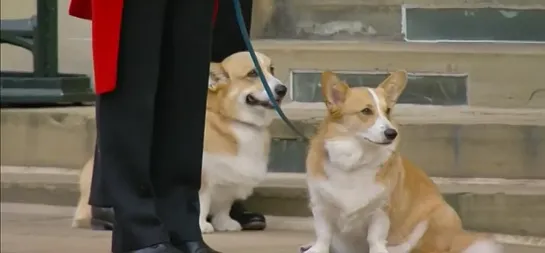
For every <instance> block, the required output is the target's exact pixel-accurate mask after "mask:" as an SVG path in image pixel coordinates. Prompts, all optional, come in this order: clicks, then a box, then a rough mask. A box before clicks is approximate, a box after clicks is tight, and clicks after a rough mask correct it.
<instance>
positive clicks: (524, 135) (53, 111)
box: [0, 103, 545, 179]
mask: <svg viewBox="0 0 545 253" xmlns="http://www.w3.org/2000/svg"><path fill="white" fill-rule="evenodd" d="M283 107H284V110H285V113H286V114H287V116H288V117H289V118H290V119H291V120H292V121H293V122H294V124H295V125H296V127H297V128H298V129H299V130H300V131H302V132H304V134H305V135H306V136H308V137H310V136H312V135H313V133H314V131H315V128H316V126H317V124H318V122H320V120H321V118H323V116H324V115H325V112H324V107H323V105H322V104H321V103H290V104H286V105H284V106H283ZM393 117H394V118H395V119H396V120H397V121H398V122H399V123H400V124H401V125H402V126H401V136H402V138H403V139H402V140H403V141H402V144H401V149H402V152H403V153H404V154H405V155H406V156H407V157H409V158H410V159H411V160H413V161H414V162H416V163H417V164H418V165H420V166H422V167H423V168H424V169H425V170H426V171H427V172H428V173H429V174H430V175H432V176H440V177H492V178H511V179H516V178H534V179H537V178H541V179H545V171H544V170H543V169H542V168H545V156H543V155H539V154H545V140H544V139H545V109H497V108H473V107H467V106H425V105H398V106H396V108H395V109H394V111H393ZM1 118H2V120H1V127H2V136H1V139H0V143H1V146H0V147H1V149H0V154H1V156H2V165H12V166H39V167H59V168H71V169H80V168H81V167H82V166H83V164H84V163H85V162H86V161H87V160H88V159H89V157H90V156H91V154H92V152H93V147H94V142H95V135H96V133H95V120H94V108H93V107H76V108H49V109H2V111H1ZM271 132H272V135H273V137H274V141H273V145H272V154H271V162H270V169H271V171H275V172H302V169H303V168H304V159H305V155H306V143H305V142H304V141H302V140H300V139H299V138H298V136H297V135H295V134H294V133H293V132H292V131H291V130H290V129H289V128H287V126H286V125H285V123H284V122H282V121H281V120H280V119H276V120H275V121H274V122H273V125H272V127H271Z"/></svg>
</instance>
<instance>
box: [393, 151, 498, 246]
mask: <svg viewBox="0 0 545 253" xmlns="http://www.w3.org/2000/svg"><path fill="white" fill-rule="evenodd" d="M392 160H394V161H396V162H395V163H393V166H392V167H388V168H385V170H389V171H396V174H397V175H398V179H397V182H396V183H395V184H394V185H393V187H392V192H391V195H390V202H389V204H388V207H387V208H386V209H387V211H388V216H389V217H390V222H391V227H390V234H389V236H388V242H389V244H391V245H396V244H400V243H403V241H404V239H405V238H406V237H407V236H408V235H409V234H410V233H411V231H412V229H414V227H415V226H416V225H417V224H418V223H419V222H421V221H423V220H427V221H428V222H429V225H428V230H427V231H426V233H425V234H424V236H423V237H422V238H421V240H420V241H419V243H418V245H417V247H416V248H415V249H413V251H412V252H413V253H428V252H434V253H461V252H463V250H465V249H466V248H467V247H468V246H469V245H471V244H472V243H474V242H476V241H477V240H479V239H491V238H490V236H489V235H486V234H478V233H472V232H467V231H465V230H464V229H463V227H462V222H461V220H460V218H459V216H458V214H456V212H455V211H454V209H452V207H450V206H449V205H448V204H447V203H446V202H445V200H444V199H443V197H442V195H441V193H440V191H439V189H438V188H437V186H436V185H435V184H434V183H433V181H432V180H431V179H430V178H429V177H428V176H427V175H426V174H425V172H424V171H422V170H421V169H419V168H418V167H416V166H414V165H413V164H412V163H411V162H409V161H408V160H407V159H404V158H402V157H401V155H400V154H396V155H394V156H393V157H392Z"/></svg>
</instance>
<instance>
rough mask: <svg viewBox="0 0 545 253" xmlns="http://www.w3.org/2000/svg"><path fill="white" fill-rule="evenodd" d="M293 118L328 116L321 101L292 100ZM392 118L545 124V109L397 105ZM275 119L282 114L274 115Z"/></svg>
mask: <svg viewBox="0 0 545 253" xmlns="http://www.w3.org/2000/svg"><path fill="white" fill-rule="evenodd" d="M282 109H283V111H284V112H285V113H286V115H287V116H288V118H289V119H291V120H303V121H305V120H308V121H319V120H320V119H323V118H324V117H325V115H326V109H325V105H324V104H323V103H321V102H310V103H302V102H290V103H286V104H285V105H283V106H282ZM392 117H393V118H394V119H395V121H396V122H399V123H400V124H460V125H466V124H467V125H471V124H505V125H524V126H545V108H493V107H476V106H468V105H461V106H442V105H417V104H398V105H396V106H395V107H394V110H393V112H392ZM275 118H276V119H279V118H280V117H279V116H278V115H275Z"/></svg>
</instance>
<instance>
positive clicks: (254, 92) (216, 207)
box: [199, 52, 287, 233]
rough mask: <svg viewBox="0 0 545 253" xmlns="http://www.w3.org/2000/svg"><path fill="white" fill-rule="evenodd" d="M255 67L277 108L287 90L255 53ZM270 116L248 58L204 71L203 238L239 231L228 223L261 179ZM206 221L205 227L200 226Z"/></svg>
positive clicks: (238, 57) (237, 56)
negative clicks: (207, 73) (240, 201)
mask: <svg viewBox="0 0 545 253" xmlns="http://www.w3.org/2000/svg"><path fill="white" fill-rule="evenodd" d="M256 54H257V57H258V60H259V63H260V66H261V68H262V69H263V71H264V74H265V77H266V78H267V82H268V85H269V87H270V89H271V91H273V93H274V96H275V97H274V99H275V100H276V102H277V103H281V102H282V99H283V98H284V96H285V95H286V94H287V88H286V86H284V85H283V84H282V83H281V82H280V81H279V80H278V79H277V78H276V77H274V69H273V67H272V64H271V60H270V59H269V58H268V57H267V56H265V55H264V54H261V53H256ZM274 114H275V111H274V109H273V106H272V104H271V101H270V100H269V97H268V96H267V93H266V92H265V90H264V88H263V85H262V84H261V81H260V79H259V76H258V74H257V71H256V69H255V67H254V64H253V62H252V61H251V58H250V54H249V53H248V52H240V53H236V54H233V55H231V56H229V57H228V58H226V59H225V60H224V61H223V62H221V63H219V64H214V63H213V64H212V65H211V67H210V84H209V91H208V100H207V110H206V123H205V134H204V152H203V171H202V173H203V174H202V186H201V190H200V192H199V198H200V210H201V212H200V226H201V231H202V232H203V233H211V232H214V231H239V230H241V226H240V224H239V223H238V222H237V221H235V220H233V219H232V218H231V217H229V211H230V209H231V205H232V204H233V202H234V201H235V200H238V199H246V198H247V197H248V196H250V194H251V193H252V191H253V189H254V188H255V187H256V186H257V185H258V184H259V183H260V182H261V181H263V180H264V179H265V175H266V173H267V165H268V157H269V145H270V140H271V137H270V134H269V129H268V128H269V125H270V124H271V122H272V120H273V116H274ZM209 214H210V215H212V219H211V222H210V223H209V222H207V221H206V217H207V216H208V215H209Z"/></svg>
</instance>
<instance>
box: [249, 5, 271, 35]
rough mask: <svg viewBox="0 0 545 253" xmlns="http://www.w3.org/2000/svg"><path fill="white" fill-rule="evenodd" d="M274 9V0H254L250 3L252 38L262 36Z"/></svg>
mask: <svg viewBox="0 0 545 253" xmlns="http://www.w3.org/2000/svg"><path fill="white" fill-rule="evenodd" d="M275 11H276V3H275V0H254V1H253V4H252V28H251V31H250V34H251V36H252V38H258V39H259V38H262V36H263V34H264V32H265V28H266V27H267V25H268V24H269V23H270V21H271V18H272V17H273V15H274V13H275Z"/></svg>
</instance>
